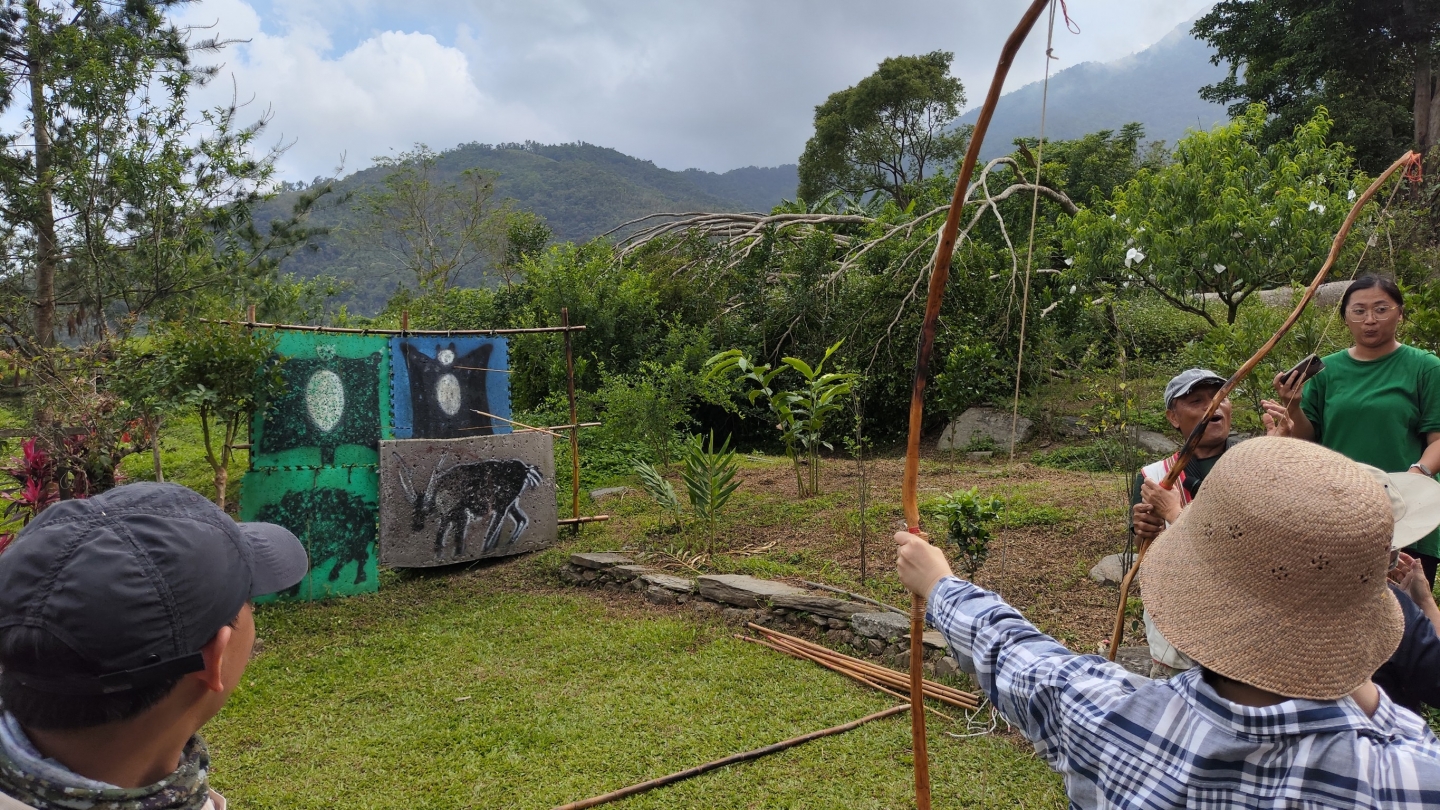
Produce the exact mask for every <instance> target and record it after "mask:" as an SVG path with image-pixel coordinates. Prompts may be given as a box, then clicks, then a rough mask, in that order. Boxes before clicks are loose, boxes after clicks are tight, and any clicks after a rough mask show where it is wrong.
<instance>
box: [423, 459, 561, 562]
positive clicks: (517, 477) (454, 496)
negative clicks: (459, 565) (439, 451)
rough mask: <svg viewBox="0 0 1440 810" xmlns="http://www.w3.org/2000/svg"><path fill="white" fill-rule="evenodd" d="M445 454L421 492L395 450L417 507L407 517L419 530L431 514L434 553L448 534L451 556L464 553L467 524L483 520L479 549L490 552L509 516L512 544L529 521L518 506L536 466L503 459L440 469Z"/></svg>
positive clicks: (536, 481) (535, 477)
mask: <svg viewBox="0 0 1440 810" xmlns="http://www.w3.org/2000/svg"><path fill="white" fill-rule="evenodd" d="M449 457H450V456H449V454H448V453H446V454H445V455H442V456H441V457H440V460H439V461H437V462H436V463H435V470H434V471H433V472H431V473H430V482H429V483H428V484H426V485H425V491H424V492H417V491H416V490H415V482H414V480H413V475H414V471H413V470H412V469H410V467H409V466H408V465H407V464H406V463H405V459H404V458H403V457H401V455H400V454H399V453H398V452H397V453H395V459H396V460H397V461H398V462H399V466H398V467H397V475H398V477H399V479H400V487H401V489H403V490H404V491H405V498H406V500H408V501H409V502H410V503H411V504H412V505H413V506H414V508H415V511H414V513H413V514H412V516H411V527H412V528H413V529H414V531H417V532H418V531H423V530H424V528H425V523H426V521H427V520H428V519H429V518H430V517H432V516H433V517H435V518H436V519H437V520H438V521H439V528H438V530H437V531H436V532H435V556H436V557H437V558H438V557H440V556H441V554H442V553H443V552H444V550H445V545H446V539H447V538H449V540H450V543H451V544H452V546H453V548H454V554H452V555H451V556H453V557H459V556H461V555H462V554H464V553H465V534H466V532H467V531H468V530H469V528H470V524H471V523H474V522H477V521H482V520H483V521H486V524H485V526H486V528H485V545H484V546H483V547H482V552H485V553H488V552H489V551H491V550H492V549H494V548H495V546H497V545H498V544H499V542H500V532H501V530H502V529H503V528H504V527H505V519H506V518H507V517H508V518H511V519H512V520H514V521H515V529H514V530H513V531H512V532H510V538H509V539H508V540H506V541H505V544H506V545H510V544H511V543H514V542H515V540H516V538H518V537H519V536H520V535H521V534H522V533H524V531H525V528H526V527H527V526H529V525H530V516H529V515H527V514H525V512H524V510H522V509H521V508H520V495H521V494H522V493H524V492H525V490H526V489H527V488H529V487H535V486H539V485H540V483H541V480H542V479H541V475H540V468H539V467H536V466H534V465H532V464H526V463H525V462H523V461H521V460H520V459H518V458H507V459H488V460H486V461H472V462H468V463H466V464H456V465H454V466H453V467H449V468H446V469H442V468H443V467H445V461H446V459H448V458H449Z"/></svg>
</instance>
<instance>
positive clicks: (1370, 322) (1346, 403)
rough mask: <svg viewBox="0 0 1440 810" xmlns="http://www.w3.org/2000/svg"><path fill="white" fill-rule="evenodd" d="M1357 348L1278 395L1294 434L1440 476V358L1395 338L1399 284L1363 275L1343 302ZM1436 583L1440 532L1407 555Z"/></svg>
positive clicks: (1279, 387)
mask: <svg viewBox="0 0 1440 810" xmlns="http://www.w3.org/2000/svg"><path fill="white" fill-rule="evenodd" d="M1340 312H1341V314H1342V315H1344V317H1345V325H1346V326H1348V327H1349V328H1350V334H1351V336H1352V337H1353V338H1354V341H1355V345H1353V346H1351V347H1350V348H1348V349H1345V350H1344V351H1339V352H1335V353H1334V354H1332V355H1330V356H1328V357H1326V358H1325V370H1324V371H1321V372H1320V373H1319V374H1317V375H1316V376H1315V378H1314V379H1312V380H1310V381H1309V382H1308V383H1301V384H1300V385H1286V384H1285V382H1284V381H1283V380H1282V379H1281V377H1283V376H1284V375H1283V374H1281V375H1276V377H1275V390H1276V391H1277V392H1279V394H1280V399H1281V401H1282V402H1284V403H1285V405H1286V406H1287V411H1288V412H1289V415H1290V419H1291V420H1292V421H1293V422H1294V427H1293V428H1292V429H1291V435H1292V436H1294V437H1296V438H1299V439H1309V440H1311V441H1315V442H1319V443H1320V444H1322V445H1324V446H1325V447H1328V448H1330V449H1331V450H1334V451H1336V452H1338V453H1341V454H1343V455H1345V456H1348V457H1350V458H1351V459H1354V460H1355V461H1358V462H1361V463H1362V464H1370V465H1373V466H1375V467H1379V468H1380V469H1382V470H1385V471H1387V472H1398V471H1400V470H1404V469H1407V468H1408V469H1409V471H1410V472H1412V473H1415V474H1416V475H1425V476H1431V477H1433V476H1434V475H1435V473H1436V472H1437V471H1440V443H1437V440H1440V358H1437V357H1436V356H1435V355H1434V354H1431V353H1430V352H1427V351H1425V350H1423V349H1417V348H1415V347H1414V346H1406V345H1404V344H1402V343H1400V341H1398V340H1396V339H1395V334H1396V331H1397V330H1398V329H1399V328H1400V322H1401V321H1402V320H1403V318H1404V316H1405V301H1404V297H1403V296H1402V295H1401V293H1400V289H1399V287H1397V286H1395V282H1394V281H1391V280H1390V279H1388V278H1383V277H1381V276H1374V275H1366V276H1361V277H1360V278H1358V279H1356V280H1355V281H1353V282H1351V284H1350V287H1349V288H1348V289H1347V290H1345V295H1344V297H1342V298H1341V299H1340ZM1407 551H1409V553H1410V554H1411V556H1417V557H1419V559H1420V561H1421V563H1422V564H1423V565H1424V567H1425V577H1426V578H1427V579H1429V580H1430V583H1431V585H1432V586H1433V585H1434V583H1435V568H1436V564H1437V563H1440V532H1431V533H1430V534H1429V535H1428V536H1426V537H1425V538H1424V539H1422V540H1421V541H1420V542H1418V543H1416V544H1415V545H1413V546H1411V547H1410V548H1409V549H1407Z"/></svg>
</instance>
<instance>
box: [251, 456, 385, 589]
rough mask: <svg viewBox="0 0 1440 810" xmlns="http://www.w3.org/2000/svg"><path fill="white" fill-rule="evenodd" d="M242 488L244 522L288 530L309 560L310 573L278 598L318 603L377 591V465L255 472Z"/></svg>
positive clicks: (252, 472)
mask: <svg viewBox="0 0 1440 810" xmlns="http://www.w3.org/2000/svg"><path fill="white" fill-rule="evenodd" d="M241 487H242V488H241V490H240V519H241V520H260V521H264V522H266V523H278V524H280V525H281V526H284V527H285V528H287V529H289V530H290V531H292V532H294V533H295V535H296V536H297V537H299V538H300V542H302V543H304V544H305V551H306V553H307V554H309V555H310V573H309V574H306V576H305V579H303V580H301V582H300V584H299V585H298V586H296V587H295V588H293V589H292V590H291V591H289V592H287V593H283V594H280V598H292V599H300V600H305V601H314V600H320V599H328V598H330V597H332V596H350V595H352V594H357V593H373V592H374V591H376V590H377V589H378V587H379V570H378V560H379V555H378V554H377V552H376V547H375V537H376V521H377V519H378V515H379V510H380V505H379V495H378V492H379V475H378V473H377V472H376V468H375V467H374V466H359V467H321V468H314V469H300V470H254V471H251V472H249V473H246V474H245V480H244V482H243V483H242V484H241Z"/></svg>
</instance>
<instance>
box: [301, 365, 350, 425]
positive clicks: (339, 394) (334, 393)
mask: <svg viewBox="0 0 1440 810" xmlns="http://www.w3.org/2000/svg"><path fill="white" fill-rule="evenodd" d="M305 410H307V411H308V412H309V413H310V421H311V422H314V423H315V427H317V428H320V430H321V431H322V432H324V433H329V432H330V431H332V430H334V429H335V427H336V425H339V424H340V417H341V416H342V415H344V413H345V384H344V383H342V382H341V381H340V375H339V374H336V373H335V372H333V371H330V370H329V369H321V370H320V371H317V372H315V373H314V374H311V375H310V382H308V383H306V385H305Z"/></svg>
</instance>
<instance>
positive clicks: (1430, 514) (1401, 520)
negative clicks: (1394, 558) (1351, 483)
mask: <svg viewBox="0 0 1440 810" xmlns="http://www.w3.org/2000/svg"><path fill="white" fill-rule="evenodd" d="M1386 477H1387V478H1389V479H1390V483H1389V486H1392V487H1394V488H1395V491H1396V492H1398V493H1399V494H1400V497H1401V499H1403V500H1404V502H1405V513H1404V514H1403V515H1397V516H1396V518H1395V536H1394V538H1393V539H1392V540H1391V541H1390V547H1391V548H1396V549H1400V548H1405V547H1406V546H1413V545H1414V544H1416V543H1418V542H1420V541H1421V540H1423V539H1425V536H1426V535H1428V534H1430V533H1431V532H1433V531H1435V527H1437V526H1440V481H1436V480H1435V479H1434V478H1431V477H1430V476H1428V475H1415V474H1414V473H1409V472H1403V473H1387V474H1386Z"/></svg>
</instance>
